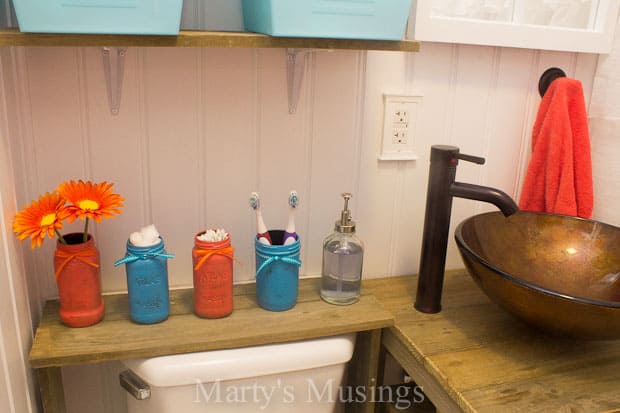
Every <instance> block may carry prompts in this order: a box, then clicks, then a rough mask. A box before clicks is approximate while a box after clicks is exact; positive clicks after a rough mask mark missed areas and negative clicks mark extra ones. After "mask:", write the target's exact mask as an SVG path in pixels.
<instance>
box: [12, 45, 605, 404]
mask: <svg viewBox="0 0 620 413" xmlns="http://www.w3.org/2000/svg"><path fill="white" fill-rule="evenodd" d="M596 63H597V57H596V56H594V55H577V54H570V53H553V52H539V51H533V50H519V49H507V48H492V47H476V46H458V45H449V44H432V43H425V44H423V45H422V50H421V52H420V53H411V54H409V53H395V52H357V51H335V52H329V53H328V52H319V53H316V54H314V55H312V56H311V57H310V60H309V65H308V69H307V73H306V81H305V83H304V87H303V90H302V97H301V101H300V104H299V107H298V111H297V114H296V115H289V114H288V108H287V96H286V78H285V69H286V68H285V52H284V50H279V49H274V50H266V49H265V50H250V49H198V48H196V49H182V48H178V49H165V48H160V49H146V48H144V49H138V48H131V49H129V52H128V55H127V64H126V67H125V69H126V71H125V82H124V89H123V96H122V103H121V109H120V115H118V116H113V115H111V114H110V112H109V109H108V106H107V105H108V103H107V102H108V101H107V97H106V90H105V83H104V76H103V68H102V58H101V51H100V49H97V48H34V47H33V48H15V49H11V53H10V64H11V65H12V71H11V73H13V75H14V78H12V79H11V81H10V86H11V88H13V89H14V91H15V94H14V100H13V101H12V102H11V103H12V104H11V105H10V106H11V107H10V108H9V109H7V110H8V111H9V113H10V114H11V115H12V116H10V119H9V120H10V122H9V123H10V125H11V128H12V129H11V134H10V138H11V139H10V149H11V153H12V159H13V163H14V165H15V169H16V171H15V180H14V182H15V188H16V189H17V193H18V200H19V205H20V206H21V205H23V204H24V203H26V202H29V200H30V199H34V198H36V197H37V196H38V195H39V194H41V193H43V192H45V191H49V190H52V189H54V187H55V186H56V185H57V184H58V183H59V182H61V181H63V180H66V179H71V178H74V179H76V178H86V179H93V180H97V181H99V180H109V181H112V182H115V184H116V188H117V190H118V191H119V192H120V193H121V194H122V195H123V196H124V197H125V198H126V205H125V208H124V212H123V214H122V215H121V216H120V217H118V218H117V219H113V220H108V221H105V222H103V223H102V224H100V225H97V226H96V228H95V229H94V232H95V237H96V240H97V244H98V246H99V248H100V250H101V255H102V272H103V286H104V289H105V290H106V291H116V290H123V289H125V280H124V277H125V275H124V269H123V268H122V267H121V268H116V269H115V268H113V266H112V263H113V261H114V260H115V259H117V258H119V257H121V256H122V255H123V254H124V244H125V240H126V237H127V236H128V234H129V233H130V232H131V231H134V230H135V229H137V228H138V227H140V226H142V225H145V224H148V223H151V222H154V223H155V224H156V225H157V226H158V228H159V229H160V231H161V232H162V234H163V236H164V238H165V241H166V245H167V248H168V250H169V251H170V252H173V253H176V254H177V256H176V258H174V259H173V260H171V261H170V263H169V270H170V281H171V285H172V286H189V285H191V265H190V263H191V258H190V251H191V247H192V242H193V235H194V234H195V233H196V232H197V231H198V230H200V229H202V228H205V227H214V226H223V227H225V228H227V229H228V230H230V232H231V234H232V237H233V245H234V246H235V247H236V254H237V257H238V258H239V260H240V261H241V262H242V263H243V265H242V266H237V267H236V269H235V271H236V273H235V279H236V280H237V281H243V280H251V279H252V274H253V271H254V263H253V260H254V256H253V246H252V237H253V233H254V232H255V224H254V219H253V216H252V214H251V211H250V209H249V207H248V203H247V199H248V195H249V193H250V192H251V191H254V190H258V191H259V192H260V194H261V197H262V200H263V206H264V216H265V219H266V222H267V224H268V226H271V227H282V226H284V225H285V222H286V198H287V195H288V191H289V190H290V189H296V190H297V191H298V192H299V193H300V197H301V207H300V208H299V211H298V214H297V224H298V232H299V233H300V234H301V240H302V245H303V250H302V261H303V267H302V273H303V274H307V275H317V274H320V265H321V241H322V239H323V238H324V237H325V236H326V235H328V234H329V233H330V232H331V230H332V227H333V222H334V221H335V220H336V218H337V217H338V216H339V211H340V208H341V199H340V193H341V192H343V191H345V190H347V191H352V192H353V193H354V199H353V203H352V211H353V216H354V219H355V220H356V221H357V223H358V231H359V235H360V236H361V238H362V239H363V240H364V241H365V243H366V254H365V261H364V277H378V276H392V275H399V274H410V273H415V272H417V268H418V260H419V250H420V243H421V239H420V238H421V233H422V222H423V214H424V202H425V196H426V180H427V171H428V161H427V159H428V153H429V149H430V146H431V145H432V144H438V143H449V144H454V145H458V146H460V147H461V150H462V152H465V153H470V154H474V155H482V156H485V157H486V158H487V163H486V165H484V166H477V165H467V164H465V163H461V165H460V166H459V172H458V176H457V178H458V179H459V180H462V181H466V182H471V183H479V184H484V185H491V186H495V187H498V188H500V189H502V190H504V191H506V192H508V193H509V194H512V195H514V196H515V197H516V195H518V192H519V188H520V186H521V178H522V175H523V174H524V169H525V165H526V162H527V158H528V152H529V150H530V148H529V142H530V128H531V125H532V122H533V120H534V116H535V112H536V110H537V108H538V102H539V100H540V98H539V96H538V95H537V82H538V79H539V77H540V74H541V73H542V72H543V71H544V70H545V69H546V68H548V67H550V66H560V67H562V68H564V70H565V71H566V72H567V73H568V74H569V76H572V77H576V78H579V79H581V80H582V82H583V83H584V88H585V91H586V97H587V98H588V99H589V96H590V92H591V89H592V79H593V75H594V71H595V68H596ZM383 93H392V94H422V95H424V101H423V106H422V110H421V113H420V118H419V123H418V125H417V129H416V132H417V137H416V143H415V147H416V151H417V152H418V155H419V157H420V160H418V161H416V162H404V161H401V162H395V163H385V162H379V161H378V160H377V155H378V151H379V148H380V145H381V136H380V133H381V129H382V94H383ZM486 209H492V207H489V206H486V205H482V204H478V203H475V202H472V201H466V200H456V201H455V204H454V210H453V223H458V222H459V221H461V220H462V219H464V218H465V217H467V216H470V215H472V214H474V213H477V212H480V211H482V210H486ZM45 244H46V245H44V247H43V248H42V249H41V250H37V251H34V252H31V251H29V249H28V248H24V249H23V250H24V256H25V258H26V259H25V265H26V269H27V272H28V273H29V274H36V275H37V276H36V280H38V281H37V282H38V285H35V286H33V287H32V288H33V290H32V291H39V294H40V297H41V298H47V297H52V296H54V295H55V294H56V287H55V285H54V277H53V275H52V266H51V256H52V248H53V245H52V243H51V242H46V243H45ZM450 244H451V245H450V248H449V254H448V267H449V268H455V267H461V266H462V264H461V262H460V258H459V257H458V254H457V252H456V248H455V246H454V243H453V242H451V243H450ZM412 300H413V298H412ZM35 301H36V300H35ZM38 304H39V303H38V302H37V303H36V305H38ZM34 311H35V313H36V312H37V309H36V308H35V310H34ZM117 367H118V366H117V365H116V364H112V365H100V366H90V367H87V368H73V369H68V370H66V371H65V375H66V378H67V380H69V381H72V383H75V386H71V387H68V389H69V392H70V394H68V396H67V399H68V402H69V404H70V405H71V406H72V410H70V411H75V412H78V411H83V410H80V409H81V408H80V407H79V406H85V405H88V406H89V411H91V412H92V413H95V412H104V411H114V412H116V411H118V410H117V409H118V407H117V405H115V403H116V404H118V395H119V393H118V391H117V388H118V385H117V383H116V378H114V377H112V378H111V379H109V380H108V379H107V378H105V377H104V374H103V373H106V372H107V373H109V372H114V371H115V370H116V369H117ZM86 376H88V377H90V378H92V380H89V381H90V383H91V384H90V386H89V387H88V388H86V387H80V383H81V382H84V380H82V378H83V377H86ZM109 376H112V374H109ZM78 387H79V388H78ZM111 406H116V407H111ZM106 409H107V410H106Z"/></svg>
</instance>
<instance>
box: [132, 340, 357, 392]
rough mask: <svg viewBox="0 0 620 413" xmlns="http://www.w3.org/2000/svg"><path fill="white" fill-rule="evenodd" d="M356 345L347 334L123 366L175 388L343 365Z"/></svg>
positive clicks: (152, 381)
mask: <svg viewBox="0 0 620 413" xmlns="http://www.w3.org/2000/svg"><path fill="white" fill-rule="evenodd" d="M354 346H355V334H347V335H341V336H334V337H325V338H319V339H314V340H305V341H296V342H290V343H279V344H267V345H262V346H255V347H243V348H235V349H226V350H214V351H206V352H199V353H187V354H176V355H172V356H162V357H154V358H147V359H133V360H123V364H124V365H125V366H126V367H127V368H129V369H131V370H133V372H134V373H136V374H137V375H138V376H140V377H141V378H142V379H144V380H145V381H146V382H147V383H149V384H150V385H152V386H157V387H171V386H183V385H190V384H196V383H197V382H200V383H209V382H216V381H226V380H240V379H245V378H251V377H260V376H267V375H271V374H283V373H288V372H294V371H299V370H308V369H313V368H319V367H325V366H331V365H336V364H343V363H347V362H348V361H349V360H350V359H351V357H352V355H353V348H354Z"/></svg>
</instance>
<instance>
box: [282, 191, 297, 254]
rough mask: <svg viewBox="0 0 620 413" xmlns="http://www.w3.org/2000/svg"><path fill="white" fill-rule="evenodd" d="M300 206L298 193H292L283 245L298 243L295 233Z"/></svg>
mask: <svg viewBox="0 0 620 413" xmlns="http://www.w3.org/2000/svg"><path fill="white" fill-rule="evenodd" d="M298 204H299V197H298V196H297V192H296V191H291V192H290V194H289V196H288V206H289V209H288V224H287V225H286V230H285V231H284V242H283V243H282V244H283V245H289V244H293V243H294V242H295V241H297V232H295V209H296V208H297V205H298Z"/></svg>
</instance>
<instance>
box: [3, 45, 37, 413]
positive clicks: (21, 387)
mask: <svg viewBox="0 0 620 413" xmlns="http://www.w3.org/2000/svg"><path fill="white" fill-rule="evenodd" d="M4 56H5V55H4V50H3V51H1V52H0V411H1V412H3V413H4V412H6V413H33V412H37V411H38V405H37V392H36V391H35V387H34V382H33V372H32V370H31V369H30V368H29V366H28V353H29V352H30V347H31V344H32V337H33V325H35V324H36V323H37V320H38V315H34V317H32V316H31V311H30V306H29V303H38V302H39V301H40V297H39V296H38V291H37V289H36V287H33V284H34V283H32V277H29V276H27V273H26V271H25V268H24V262H23V261H24V260H23V257H22V254H21V249H22V245H20V243H19V241H18V240H17V239H16V238H15V236H14V234H13V232H12V223H13V216H14V215H15V213H16V211H17V208H18V205H17V200H16V184H15V180H14V171H13V163H12V160H11V151H10V148H11V144H10V143H9V136H10V135H11V133H12V132H13V131H12V130H11V127H10V125H11V124H12V122H11V120H12V118H11V115H10V113H11V109H10V107H11V105H12V103H11V102H12V101H13V98H12V96H10V91H7V86H8V85H10V83H11V73H10V71H11V65H10V64H8V65H7V64H6V63H7V61H6V59H5V58H4Z"/></svg>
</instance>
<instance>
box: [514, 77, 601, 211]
mask: <svg viewBox="0 0 620 413" xmlns="http://www.w3.org/2000/svg"><path fill="white" fill-rule="evenodd" d="M592 204H593V190H592V159H591V157H590V134H589V132H588V118H587V113H586V105H585V101H584V97H583V88H582V86H581V82H580V81H579V80H575V79H569V78H566V77H562V78H558V79H555V80H554V81H553V82H552V83H551V85H550V86H549V88H548V89H547V92H546V93H545V95H544V96H543V98H542V101H541V102H540V107H539V108H538V115H537V116H536V122H535V123H534V128H533V131H532V158H531V159H530V163H529V166H528V169H527V174H526V176H525V182H524V183H523V190H522V191H521V199H520V201H519V208H520V209H522V210H527V211H536V212H550V213H554V214H561V215H572V216H579V217H581V218H590V216H591V215H592Z"/></svg>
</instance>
